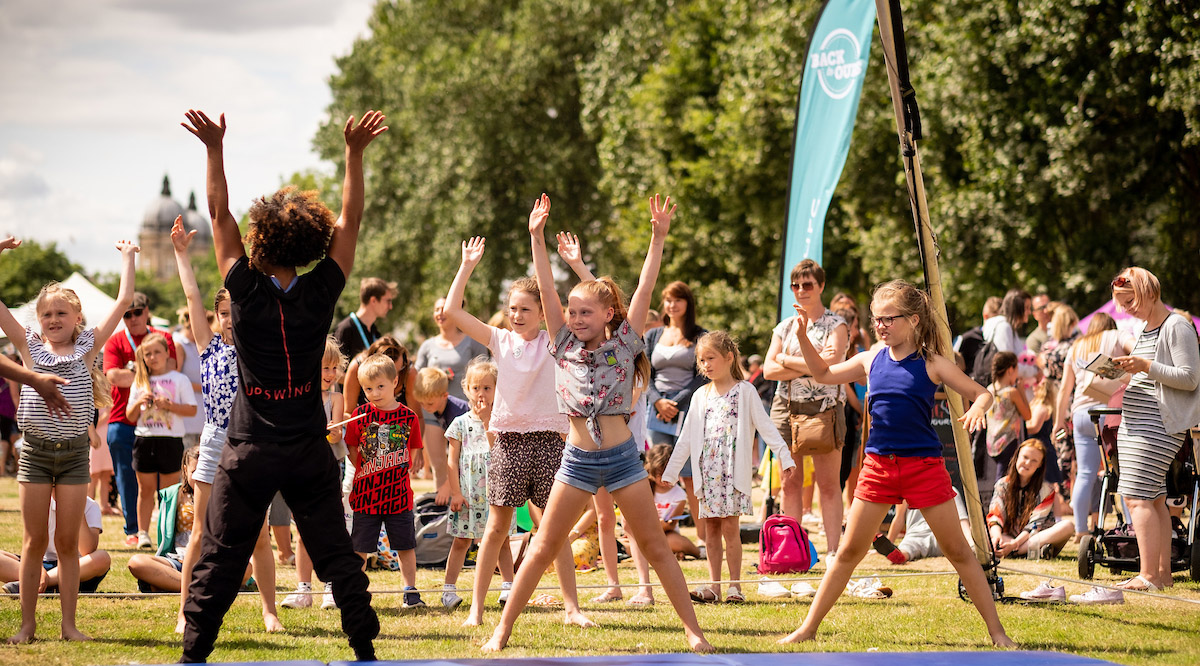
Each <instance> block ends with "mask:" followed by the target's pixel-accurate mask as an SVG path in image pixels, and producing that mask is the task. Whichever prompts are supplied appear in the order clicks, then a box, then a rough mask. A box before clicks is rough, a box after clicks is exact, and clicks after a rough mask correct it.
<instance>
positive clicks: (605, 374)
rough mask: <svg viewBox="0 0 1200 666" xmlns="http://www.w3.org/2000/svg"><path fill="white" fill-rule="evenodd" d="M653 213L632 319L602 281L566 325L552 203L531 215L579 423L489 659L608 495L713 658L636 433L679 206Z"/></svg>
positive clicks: (661, 204) (576, 304) (550, 327)
mask: <svg viewBox="0 0 1200 666" xmlns="http://www.w3.org/2000/svg"><path fill="white" fill-rule="evenodd" d="M650 212H651V217H650V227H651V238H650V249H649V250H648V251H647V253H646V260H645V263H644V264H643V265H642V273H641V277H640V279H639V280H638V288H637V291H635V292H634V294H633V298H632V299H631V301H630V303H629V309H628V311H626V309H625V305H624V300H623V295H622V294H621V290H620V289H619V288H618V287H617V285H616V284H615V283H614V282H613V281H612V280H611V279H610V278H601V279H599V280H588V281H585V282H581V283H579V284H578V285H576V286H575V288H574V289H572V290H571V295H570V297H569V299H568V305H567V310H568V312H567V316H566V318H565V319H564V316H563V307H562V303H561V302H560V301H559V300H558V292H556V291H555V288H554V276H553V273H552V272H551V269H550V258H549V256H548V255H547V253H546V238H545V226H546V220H547V219H549V217H550V197H548V196H546V195H545V194H543V195H542V196H541V198H540V199H538V200H537V201H536V202H535V203H534V207H533V211H532V212H531V213H530V214H529V236H530V245H531V246H532V250H533V261H534V268H535V270H536V272H537V281H538V288H539V292H540V295H541V300H542V311H543V312H544V313H545V316H546V330H547V331H548V332H549V334H550V336H551V337H552V339H553V342H552V343H551V344H550V346H549V349H550V353H551V354H552V355H553V356H554V359H555V362H556V367H555V379H556V381H555V384H556V390H557V395H558V403H559V408H560V409H561V410H563V411H566V412H567V415H568V416H570V417H571V424H570V433H569V435H568V438H567V447H566V450H565V451H563V456H562V465H561V466H560V467H559V470H558V474H556V475H555V477H554V485H553V487H552V489H551V491H550V498H549V502H548V503H547V506H546V511H545V513H544V515H543V516H542V522H541V529H540V530H539V532H538V538H537V539H535V540H534V541H533V544H532V545H531V547H530V553H529V554H527V555H526V557H525V562H524V564H522V565H521V568H520V570H519V572H518V574H517V579H516V581H515V582H514V583H513V589H512V592H511V594H510V596H509V599H508V604H507V605H506V606H505V607H504V614H503V616H502V617H501V619H500V624H499V625H497V627H496V629H495V631H494V632H493V633H492V637H491V639H490V640H488V642H487V643H486V644H485V645H484V646H483V650H484V651H485V652H497V651H499V650H502V649H504V647H505V646H506V645H507V644H508V639H509V637H510V636H511V635H512V628H513V624H514V623H515V622H516V620H517V616H519V615H520V614H521V611H522V610H524V608H525V605H526V604H527V603H528V601H529V597H530V595H531V594H532V593H533V589H534V587H535V586H536V585H537V582H538V580H539V579H540V578H541V576H542V574H543V573H544V572H545V571H546V568H547V567H548V566H549V564H550V561H551V560H552V559H553V558H554V556H555V555H556V554H557V553H558V552H559V551H560V550H561V549H562V547H563V546H564V545H565V544H566V542H567V536H568V531H569V530H570V529H571V527H572V526H573V525H574V523H575V519H576V518H577V517H578V516H579V515H580V514H581V513H582V512H583V509H584V507H586V506H587V504H588V503H589V502H590V501H591V499H592V495H593V494H595V492H596V491H597V490H598V489H599V488H601V487H604V488H607V489H608V491H609V492H610V493H611V494H612V496H613V499H614V500H615V501H616V503H617V506H619V507H620V508H621V513H622V515H623V516H624V518H625V526H626V529H627V530H629V532H630V533H632V535H633V537H634V539H636V540H637V544H638V547H639V548H640V549H641V551H642V554H643V555H644V556H645V557H646V559H647V560H649V561H650V564H651V565H653V566H654V570H655V571H657V572H658V575H659V579H660V580H661V581H662V585H663V588H664V590H665V591H666V593H667V597H668V598H670V600H671V604H672V605H673V606H674V607H675V611H676V612H677V613H678V614H679V617H680V619H681V620H682V621H683V626H684V631H685V633H686V634H687V639H688V644H689V646H690V647H691V648H692V650H695V651H697V652H711V651H712V646H711V645H709V643H708V641H707V640H706V639H705V638H704V633H703V632H702V631H701V630H700V626H699V624H698V623H697V621H696V613H695V611H694V610H693V608H692V602H691V598H690V597H689V595H688V589H687V583H686V581H685V580H684V578H683V572H682V571H681V570H680V568H679V563H678V561H677V560H676V559H675V555H674V554H673V553H672V552H671V548H670V546H668V544H667V539H666V536H665V535H664V534H663V531H662V527H661V526H660V524H659V521H658V514H657V512H656V510H655V507H654V498H653V497H652V496H651V493H650V486H649V484H647V483H645V480H646V471H645V469H644V468H643V467H642V464H641V460H640V457H639V454H640V453H641V451H640V447H638V446H637V445H636V444H635V443H634V440H633V435H632V434H631V433H630V431H629V426H628V425H627V424H626V420H627V419H628V416H629V412H630V410H631V409H632V401H631V399H630V394H631V392H632V389H633V384H634V380H635V375H641V376H642V377H643V379H644V377H645V376H646V375H647V374H648V372H649V367H648V366H649V362H648V361H647V360H646V358H645V354H644V353H643V347H644V345H643V343H642V340H641V333H642V328H643V325H644V324H645V321H646V312H647V311H648V310H649V308H650V298H651V295H652V294H653V292H654V283H655V282H656V281H657V280H658V269H659V264H660V263H661V261H662V251H663V245H664V243H665V242H666V237H667V231H668V230H669V229H670V226H671V217H672V215H673V214H674V212H675V207H674V206H672V205H671V199H670V197H668V198H667V199H666V200H665V201H660V199H659V196H658V195H655V196H654V198H652V199H650ZM643 373H644V374H643Z"/></svg>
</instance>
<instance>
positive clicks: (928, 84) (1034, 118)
mask: <svg viewBox="0 0 1200 666" xmlns="http://www.w3.org/2000/svg"><path fill="white" fill-rule="evenodd" d="M820 5H821V2H819V1H818V0H800V1H794V2H783V1H781V0H721V1H718V0H674V1H670V2H650V3H636V4H634V5H629V4H628V3H622V2H616V1H615V0H572V1H567V0H524V1H521V0H474V1H472V2H464V1H462V0H450V1H446V2H430V1H428V0H405V1H402V2H401V1H397V0H381V2H379V3H378V4H377V5H376V7H375V9H374V12H373V14H372V16H371V18H370V19H369V24H368V28H369V35H368V36H366V37H364V38H361V39H359V40H358V41H357V42H356V43H355V45H354V47H353V49H352V51H351V52H350V53H349V54H347V55H346V56H344V57H342V58H340V59H339V60H338V63H337V64H338V71H337V73H336V74H335V75H334V76H333V77H332V78H331V81H330V86H331V89H332V93H333V102H332V104H331V106H330V120H329V122H328V123H327V124H326V125H325V126H324V127H322V129H321V130H320V131H319V132H318V134H317V136H316V137H315V139H314V142H315V145H316V147H317V149H318V150H319V151H320V152H321V153H322V154H323V156H325V157H326V158H328V159H330V160H332V161H334V162H335V163H337V164H339V170H340V168H341V164H340V160H341V158H342V142H341V124H342V122H344V120H345V118H346V117H347V116H348V115H350V114H361V113H362V112H363V111H364V110H366V109H368V108H379V109H382V110H384V111H385V112H386V113H387V114H388V124H389V126H390V128H391V130H390V131H389V132H388V133H387V135H385V136H384V137H382V138H381V140H380V141H379V142H378V144H379V145H378V146H373V147H372V149H371V150H370V151H368V153H367V163H366V173H367V209H366V214H365V216H364V231H363V235H362V239H361V241H360V249H359V256H358V261H357V263H356V268H355V272H356V274H360V275H378V276H380V277H384V278H386V279H389V280H396V281H398V282H399V283H400V285H401V292H400V295H399V298H397V300H396V309H395V310H394V314H393V319H403V320H405V321H409V322H413V323H416V324H417V325H419V326H421V327H422V328H423V329H424V330H426V331H429V330H431V329H432V321H431V320H430V317H429V316H428V312H429V311H430V306H431V305H432V302H433V301H434V300H435V299H436V298H438V297H439V296H442V295H444V294H445V291H446V289H447V288H448V286H449V284H450V281H451V279H452V278H453V275H454V272H455V270H456V269H457V266H458V261H459V241H460V240H462V239H465V238H468V237H470V236H476V235H482V236H486V237H487V238H488V241H489V242H488V251H487V254H486V256H485V258H484V261H483V262H482V263H481V265H480V266H479V268H478V269H477V270H476V272H475V278H474V279H473V280H472V284H471V285H470V286H469V289H468V306H469V308H470V309H471V310H472V311H474V312H476V314H478V315H480V316H481V317H484V318H486V317H487V316H488V314H490V313H491V312H492V311H493V310H495V309H497V308H498V307H500V305H501V302H500V297H501V292H502V289H503V287H504V285H505V282H506V280H509V279H512V278H516V277H519V276H522V275H526V274H528V273H529V272H530V270H529V258H528V257H529V245H528V239H527V232H526V227H525V218H526V216H527V214H528V210H529V207H530V205H531V203H532V202H533V200H534V198H535V197H536V196H538V195H539V194H540V193H541V192H547V193H549V194H550V195H551V197H552V199H553V201H554V209H553V214H552V218H551V221H550V224H549V227H550V229H549V230H551V231H554V230H558V229H564V230H569V231H573V232H575V233H577V234H579V236H580V238H581V240H582V242H583V244H584V250H585V255H586V256H587V258H588V259H589V262H590V263H591V265H592V266H593V269H594V270H595V271H596V272H597V274H612V275H614V276H615V277H616V278H617V280H618V282H620V283H621V284H622V285H623V286H624V287H626V288H628V289H632V288H633V286H634V284H633V283H634V281H635V280H636V277H637V267H638V266H639V265H640V261H641V257H642V254H643V253H644V251H645V246H646V243H647V242H648V240H649V227H648V224H647V220H648V207H647V204H646V199H647V197H649V196H652V195H653V194H654V193H655V192H661V193H669V194H671V195H672V196H673V197H675V198H676V199H677V200H678V201H679V204H680V210H679V213H678V214H677V216H676V223H675V224H674V225H673V228H672V232H671V237H670V239H669V241H668V247H667V252H666V254H665V257H664V264H663V270H662V275H661V277H660V282H659V283H660V285H664V284H666V282H668V281H671V280H676V279H678V280H683V281H685V282H687V283H689V284H690V285H691V286H692V288H693V289H694V290H695V291H696V295H697V299H698V303H699V307H698V314H699V319H700V322H701V323H702V324H703V325H705V326H706V327H708V328H725V329H728V330H730V331H731V332H732V333H734V334H735V335H736V336H738V337H739V338H741V339H742V340H743V350H744V351H745V352H746V353H750V352H752V351H760V352H761V351H763V350H765V348H766V343H767V342H768V341H769V336H770V330H771V326H772V325H773V323H774V321H775V307H776V305H775V304H776V299H777V296H778V294H777V293H776V292H777V284H778V275H779V272H780V265H779V262H780V257H781V255H782V248H781V246H780V243H781V237H782V232H783V225H784V219H785V209H786V208H785V204H786V196H787V191H786V188H787V178H788V165H789V162H790V158H791V153H792V145H791V143H792V141H793V126H794V123H795V105H796V96H797V94H798V91H799V87H798V86H799V76H800V71H801V65H802V61H803V57H804V52H805V50H806V48H807V40H808V35H809V32H810V31H811V29H812V27H813V24H814V22H815V20H816V16H817V12H818V10H819V8H820ZM1184 5H1185V6H1186V8H1185V9H1181V8H1180V7H1179V6H1174V7H1169V6H1166V5H1165V4H1164V3H1157V2H1153V1H1151V0H1132V1H1130V2H1126V3H1106V2H1101V1H1100V0H1075V1H1074V2H1071V3H1063V2H1056V1H1055V0H1024V1H1022V2H1020V3H1017V2H1011V1H1002V2H998V3H923V4H922V5H920V6H917V5H913V6H912V7H908V8H907V9H908V13H907V14H906V16H905V25H906V27H907V40H908V44H909V56H910V64H911V72H912V80H913V83H914V86H915V87H916V90H917V94H918V99H919V101H920V104H921V109H922V115H923V120H924V127H925V140H924V141H923V142H922V143H921V150H922V161H923V164H924V166H925V178H926V189H927V191H928V193H929V204H930V214H931V219H932V222H933V225H934V228H935V231H936V232H937V234H938V240H939V242H940V246H941V260H942V266H943V276H944V280H945V283H946V297H947V300H948V306H949V308H950V313H951V323H952V327H954V328H956V329H958V330H961V329H963V328H965V327H967V326H969V325H972V324H973V323H975V321H977V318H978V314H977V313H978V312H979V310H980V308H981V306H982V303H983V301H984V300H985V299H986V298H987V297H988V296H989V295H993V294H1001V293H1003V292H1004V291H1005V290H1006V289H1007V288H1009V287H1012V286H1022V287H1024V288H1026V289H1028V290H1030V291H1038V290H1045V291H1047V292H1049V293H1050V294H1051V295H1052V296H1053V297H1055V298H1058V299H1061V300H1064V301H1066V302H1067V303H1070V304H1072V305H1074V306H1075V307H1076V309H1078V310H1080V311H1081V312H1082V311H1088V310H1091V309H1094V308H1095V307H1098V306H1099V305H1100V304H1102V303H1103V302H1104V300H1105V299H1106V298H1107V297H1108V293H1107V282H1108V278H1109V277H1111V276H1112V275H1113V274H1114V273H1115V272H1116V271H1117V270H1118V269H1119V268H1120V267H1122V266H1124V265H1127V264H1130V263H1137V264H1139V265H1143V266H1145V267H1147V268H1149V269H1150V270H1152V271H1154V272H1155V273H1156V274H1158V275H1159V277H1160V278H1161V279H1162V281H1163V287H1164V300H1167V301H1168V302H1171V303H1173V304H1175V305H1177V306H1182V307H1187V308H1189V309H1192V310H1197V309H1200V293H1198V292H1197V290H1196V289H1194V288H1193V287H1194V285H1195V283H1196V279H1195V276H1196V273H1195V268H1194V266H1195V262H1196V260H1197V259H1200V225H1197V224H1196V222H1197V213H1196V211H1200V9H1197V8H1196V7H1195V6H1194V4H1193V3H1184ZM801 149H803V147H801ZM337 180H340V173H339V174H338V175H337V176H336V177H334V178H331V179H330V181H337ZM333 189H334V194H333V195H332V196H336V188H333ZM822 263H823V265H824V266H825V268H826V271H827V273H828V283H827V286H826V297H828V296H830V295H832V293H833V292H834V291H836V290H845V291H848V292H850V293H851V294H853V295H855V296H856V297H858V298H859V299H860V302H862V299H864V298H865V297H866V296H867V295H868V294H869V291H870V288H871V285H873V284H875V283H878V282H881V281H884V280H886V279H890V278H894V277H904V278H908V279H913V280H919V277H920V270H921V268H920V266H921V265H920V261H919V258H918V256H917V249H916V243H915V241H914V235H913V228H912V218H911V213H910V211H909V208H908V198H907V193H906V191H905V189H904V181H903V173H902V169H901V163H900V160H899V157H898V146H897V142H896V130H895V126H894V115H893V112H892V110H891V101H890V99H889V96H888V92H887V83H886V73H885V71H884V68H883V63H882V58H881V55H880V48H879V46H878V41H877V40H876V43H875V44H873V45H872V52H871V62H870V65H869V68H868V73H867V78H866V80H865V85H864V91H863V100H862V103H861V105H860V110H859V119H858V125H857V129H856V131H855V136H854V140H853V143H852V146H851V151H850V155H849V157H848V159H847V162H846V168H845V172H844V174H843V177H842V180H841V182H840V184H839V186H838V189H837V191H836V192H835V195H834V198H833V201H832V203H831V205H830V209H829V214H828V218H827V221H826V240H825V256H824V258H823V262H822ZM1189 267H1191V268H1189ZM350 291H353V290H347V292H350ZM352 297H353V295H352V294H348V295H347V296H346V298H347V299H351V298H352ZM656 300H657V299H656ZM345 306H346V309H349V308H351V307H352V306H353V304H352V303H350V302H349V300H347V302H346V303H345Z"/></svg>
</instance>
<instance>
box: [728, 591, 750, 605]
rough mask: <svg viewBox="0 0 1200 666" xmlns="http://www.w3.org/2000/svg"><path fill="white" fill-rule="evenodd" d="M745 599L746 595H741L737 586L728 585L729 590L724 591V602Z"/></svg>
mask: <svg viewBox="0 0 1200 666" xmlns="http://www.w3.org/2000/svg"><path fill="white" fill-rule="evenodd" d="M745 601H746V597H745V596H743V595H742V591H741V589H739V588H737V587H730V588H729V591H728V592H726V593H725V603H727V604H740V603H745Z"/></svg>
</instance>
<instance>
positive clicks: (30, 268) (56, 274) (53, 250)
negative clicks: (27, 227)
mask: <svg viewBox="0 0 1200 666" xmlns="http://www.w3.org/2000/svg"><path fill="white" fill-rule="evenodd" d="M79 270H82V269H81V268H80V267H79V265H78V264H76V263H74V262H72V261H71V260H70V259H68V258H67V255H65V254H63V253H62V252H61V251H60V250H59V249H58V244H57V243H53V242H52V243H48V244H42V243H39V242H37V241H32V240H26V241H24V242H22V243H21V246H20V247H18V248H16V249H15V250H10V251H8V252H5V253H4V259H3V261H0V301H3V302H4V304H5V305H7V306H8V307H10V308H15V307H17V306H19V305H22V304H24V303H26V302H28V301H31V300H33V299H34V298H36V297H37V295H38V292H40V291H41V290H42V287H43V286H45V285H46V283H47V282H52V281H56V280H57V281H60V282H61V281H62V280H65V279H67V278H68V277H70V276H71V273H74V272H76V271H79Z"/></svg>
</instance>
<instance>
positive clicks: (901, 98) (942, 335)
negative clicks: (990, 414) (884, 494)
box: [875, 0, 996, 582]
mask: <svg viewBox="0 0 1200 666" xmlns="http://www.w3.org/2000/svg"><path fill="white" fill-rule="evenodd" d="M875 8H876V13H877V15H878V17H879V36H880V40H881V41H882V42H883V54H884V59H885V61H886V63H887V73H888V87H889V88H890V89H891V94H892V103H893V105H894V106H895V110H896V128H897V132H898V134H899V139H900V154H901V158H902V160H903V162H904V175H905V180H906V181H907V183H908V195H909V203H910V204H911V205H912V210H913V224H914V225H915V226H916V232H917V246H918V248H919V249H920V252H921V262H922V268H923V270H924V274H925V286H926V288H927V289H928V290H929V297H930V301H931V302H932V306H933V314H934V322H935V325H936V328H937V341H938V349H937V351H938V353H939V354H941V355H943V356H946V357H947V358H950V359H953V351H952V347H951V341H950V324H949V321H948V318H947V315H946V298H945V294H944V292H943V290H942V273H941V270H940V268H939V267H938V256H939V255H940V253H941V249H940V248H939V247H938V244H937V238H936V237H935V236H934V234H933V228H932V227H931V226H930V222H929V205H928V203H927V201H926V198H925V182H924V179H923V177H922V175H921V155H920V153H919V151H918V150H917V141H918V140H920V139H921V138H922V136H921V119H920V112H919V110H918V108H917V99H916V92H915V91H914V90H913V88H912V85H911V83H910V81H909V77H908V53H907V49H906V48H905V45H904V24H903V20H902V18H901V14H900V2H899V0H875ZM944 388H945V391H946V401H947V403H948V404H949V407H950V426H951V429H952V431H953V432H954V450H955V451H956V452H957V454H958V466H959V476H960V477H961V478H962V485H963V494H964V495H965V497H963V501H964V502H965V503H966V506H967V518H968V520H969V522H970V524H971V537H972V540H973V541H974V542H975V543H974V547H975V557H976V558H977V559H978V560H979V563H980V564H981V565H983V567H984V568H985V569H989V570H990V572H989V573H990V576H992V577H994V568H995V564H996V560H995V557H994V554H993V552H992V549H991V540H990V538H989V537H988V532H987V525H986V523H985V522H984V512H983V504H982V501H981V500H980V497H979V483H978V481H977V479H976V478H975V463H974V458H973V456H972V454H971V442H970V439H969V438H968V436H967V432H966V430H965V429H964V428H963V425H962V423H960V422H959V420H958V419H959V418H960V417H962V415H963V411H964V410H963V399H962V396H961V395H959V394H958V393H957V392H956V391H954V390H953V389H951V388H950V387H949V386H946V387H944ZM989 582H992V581H989Z"/></svg>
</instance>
